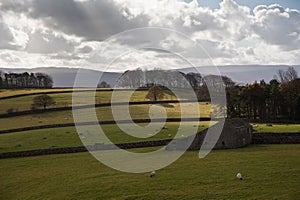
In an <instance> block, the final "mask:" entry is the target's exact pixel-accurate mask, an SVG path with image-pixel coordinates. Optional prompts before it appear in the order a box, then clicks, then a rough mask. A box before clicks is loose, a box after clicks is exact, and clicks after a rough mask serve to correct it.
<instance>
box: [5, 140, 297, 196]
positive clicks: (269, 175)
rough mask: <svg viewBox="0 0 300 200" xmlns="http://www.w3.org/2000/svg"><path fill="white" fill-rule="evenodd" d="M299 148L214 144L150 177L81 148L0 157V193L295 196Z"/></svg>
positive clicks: (12, 194)
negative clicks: (117, 166) (202, 153)
mask: <svg viewBox="0 0 300 200" xmlns="http://www.w3.org/2000/svg"><path fill="white" fill-rule="evenodd" d="M136 151H138V152H139V151H144V149H139V150H136ZM299 154H300V145H254V146H250V147H247V148H241V149H232V150H216V151H212V152H211V153H210V154H209V155H208V156H207V157H205V158H204V159H199V158H198V151H190V152H186V153H185V154H184V155H183V156H182V157H181V158H180V159H179V160H177V161H176V162H174V163H173V164H171V165H170V166H168V167H166V168H164V169H161V170H158V171H156V177H155V178H149V173H143V174H128V173H123V172H119V171H116V170H114V169H111V168H109V167H107V166H105V165H103V164H101V163H100V162H99V161H97V160H96V159H95V158H94V157H92V156H91V155H90V154H89V153H87V152H86V153H75V154H61V155H48V156H35V157H27V158H15V159H14V158H12V159H1V160H0V199H298V198H299V196H300V190H299V188H300V182H299V179H300V168H299V165H300V158H299ZM238 172H241V173H242V174H243V177H244V180H243V181H240V180H237V179H236V174H237V173H238Z"/></svg>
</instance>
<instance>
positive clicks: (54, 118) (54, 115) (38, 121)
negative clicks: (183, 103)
mask: <svg viewBox="0 0 300 200" xmlns="http://www.w3.org/2000/svg"><path fill="white" fill-rule="evenodd" d="M173 106H174V107H166V108H165V109H166V112H167V114H168V117H180V114H181V112H180V106H179V105H178V104H173ZM125 108H126V107H125V106H116V109H117V110H119V111H120V113H121V114H122V113H125V112H124V111H123V110H124V109H125ZM149 108H150V105H131V106H130V114H131V117H132V119H148V118H149V114H148V112H149ZM199 108H200V114H201V117H209V116H210V108H211V106H210V105H209V104H208V105H207V104H206V103H199ZM96 112H97V116H98V120H100V121H103V120H113V116H112V111H111V108H110V107H100V108H96ZM185 112H186V113H187V115H188V116H189V110H188V109H187V110H185ZM80 113H81V115H82V116H86V117H84V118H83V121H89V116H90V113H91V110H90V109H81V110H80ZM191 117H193V116H191ZM122 119H128V116H127V115H125V116H123V117H122ZM73 122H74V120H73V115H72V111H59V112H47V113H43V114H33V115H24V116H17V117H11V118H0V130H6V129H14V128H22V127H28V126H40V125H48V124H64V123H73Z"/></svg>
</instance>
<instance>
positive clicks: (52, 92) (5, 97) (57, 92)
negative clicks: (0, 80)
mask: <svg viewBox="0 0 300 200" xmlns="http://www.w3.org/2000/svg"><path fill="white" fill-rule="evenodd" d="M20 89H22V88H20ZM79 89H80V88H79ZM53 90H55V88H53ZM114 90H117V91H118V90H119V91H133V90H134V91H147V90H148V89H145V88H139V89H115V88H109V89H95V90H93V89H87V90H84V89H83V90H75V91H74V90H73V89H70V90H65V91H48V92H33V93H27V94H16V95H11V96H4V97H0V100H2V99H13V98H18V97H26V96H34V95H40V94H61V93H73V92H75V93H76V92H107V91H108V92H109V91H114Z"/></svg>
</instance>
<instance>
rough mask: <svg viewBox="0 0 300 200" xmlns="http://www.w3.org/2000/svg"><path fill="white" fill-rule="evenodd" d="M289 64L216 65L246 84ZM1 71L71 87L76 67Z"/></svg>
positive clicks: (111, 77) (108, 75) (108, 77)
mask: <svg viewBox="0 0 300 200" xmlns="http://www.w3.org/2000/svg"><path fill="white" fill-rule="evenodd" d="M288 67H290V66H289V65H227V66H218V69H219V70H220V73H221V74H222V75H226V76H228V77H230V78H231V79H232V80H234V81H235V82H237V83H240V84H247V83H253V82H254V81H260V80H262V79H264V80H265V81H266V82H269V81H270V80H271V79H273V78H274V77H275V75H276V74H277V72H278V70H280V69H282V70H286V69H287V68H288ZM293 67H294V68H295V69H296V71H297V72H298V75H299V76H300V65H296V66H293ZM210 68H211V67H210V66H205V67H196V69H194V68H182V69H176V70H178V71H181V72H184V73H188V72H200V73H201V74H206V75H207V74H210V70H209V69H210ZM0 70H1V71H3V72H15V73H22V72H25V71H27V72H29V73H31V72H33V73H36V72H42V73H47V74H49V75H50V76H51V77H52V78H53V81H54V87H72V86H73V84H74V80H75V77H76V74H77V71H78V69H77V68H66V67H59V68H58V67H40V68H33V69H25V68H0ZM86 72H87V73H91V74H93V75H96V74H99V75H100V74H101V73H102V72H100V71H96V70H89V69H87V70H86ZM122 73H123V72H120V73H118V72H104V73H103V75H102V77H101V81H105V82H107V83H108V84H110V85H111V86H114V85H115V84H116V81H117V80H118V78H119V77H120V76H121V75H122Z"/></svg>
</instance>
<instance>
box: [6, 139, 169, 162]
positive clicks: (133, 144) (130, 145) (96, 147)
mask: <svg viewBox="0 0 300 200" xmlns="http://www.w3.org/2000/svg"><path fill="white" fill-rule="evenodd" d="M171 140H172V139H166V140H154V141H143V142H131V143H121V144H115V145H114V144H95V145H91V146H86V147H85V146H79V147H62V148H52V149H38V150H29V151H17V152H6V153H0V159H4V158H17V157H29V156H39V155H51V154H65V153H79V152H86V151H100V150H116V149H117V147H119V148H121V149H133V148H145V147H156V146H164V145H167V144H168V143H169V142H171ZM116 146H117V147H116Z"/></svg>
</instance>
